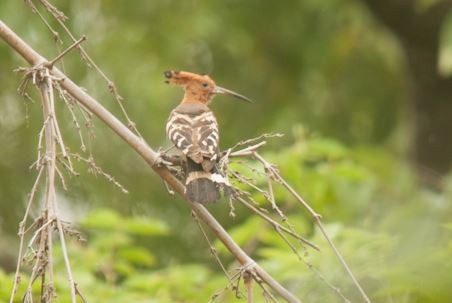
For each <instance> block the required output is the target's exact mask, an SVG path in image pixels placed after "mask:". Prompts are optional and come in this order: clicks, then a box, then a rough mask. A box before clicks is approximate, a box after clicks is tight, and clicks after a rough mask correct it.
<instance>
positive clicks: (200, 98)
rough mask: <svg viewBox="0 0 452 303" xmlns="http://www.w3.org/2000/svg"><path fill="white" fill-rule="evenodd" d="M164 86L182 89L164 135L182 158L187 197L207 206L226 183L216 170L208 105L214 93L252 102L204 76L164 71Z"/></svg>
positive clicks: (214, 134) (215, 143)
mask: <svg viewBox="0 0 452 303" xmlns="http://www.w3.org/2000/svg"><path fill="white" fill-rule="evenodd" d="M164 75H165V77H166V79H167V80H166V81H165V82H166V83H169V84H174V85H178V86H182V88H183V89H184V91H185V94H184V97H183V99H182V101H181V103H180V104H179V105H178V106H177V107H176V108H175V109H174V110H173V111H172V112H171V114H170V116H169V118H168V122H167V124H166V133H167V135H168V137H169V139H170V140H171V142H172V143H173V144H174V145H175V146H176V148H177V149H178V150H180V151H181V152H182V154H183V155H184V156H185V160H186V161H185V162H186V180H185V188H186V192H185V194H186V197H187V199H188V200H190V201H192V202H199V203H203V204H204V203H209V202H215V201H217V200H218V199H219V198H220V188H219V187H220V185H221V183H223V184H222V185H224V186H227V184H226V180H225V178H224V177H223V176H221V174H219V173H218V172H217V170H216V168H215V165H216V163H217V161H218V160H219V157H220V155H219V152H220V149H219V139H220V137H219V132H218V124H217V120H216V118H215V115H214V114H213V112H212V111H211V110H210V109H209V107H208V106H207V105H208V104H209V103H210V102H211V101H212V99H213V97H214V96H215V95H216V94H227V95H231V96H234V97H236V98H239V99H242V100H245V101H247V102H252V101H251V100H250V99H248V98H247V97H245V96H242V95H240V94H238V93H235V92H233V91H230V90H228V89H225V88H222V87H219V86H217V85H216V84H215V82H214V81H213V80H212V79H211V78H210V77H209V76H207V75H197V74H193V73H189V72H184V71H166V72H165V73H164Z"/></svg>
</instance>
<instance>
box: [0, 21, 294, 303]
mask: <svg viewBox="0 0 452 303" xmlns="http://www.w3.org/2000/svg"><path fill="white" fill-rule="evenodd" d="M0 37H1V38H2V39H3V40H5V41H6V42H7V43H8V44H9V45H10V46H11V47H12V48H14V49H15V50H16V51H17V52H18V53H19V54H20V55H22V56H23V57H24V58H25V59H26V60H27V61H28V62H29V63H30V64H31V65H33V66H34V65H36V64H38V63H41V62H46V61H47V60H45V59H44V58H43V57H41V56H40V55H39V54H37V53H36V52H35V51H34V50H33V49H31V48H30V47H29V46H28V45H27V44H26V43H25V42H24V41H23V40H22V39H20V38H19V37H18V36H17V35H16V34H15V33H14V32H13V31H11V30H10V29H9V28H8V27H7V26H6V25H5V24H4V23H3V22H1V21H0ZM52 74H53V75H54V76H56V77H57V78H60V79H64V80H63V81H60V84H61V86H62V88H63V89H65V90H66V91H67V92H68V93H69V94H70V95H71V96H72V97H73V98H74V99H76V100H77V101H78V102H80V103H82V104H83V105H84V106H85V107H86V108H87V109H89V110H90V111H91V112H92V113H94V114H95V115H96V116H98V117H99V118H100V119H101V120H102V121H103V122H104V123H105V124H106V125H107V126H109V127H110V128H112V129H113V130H114V131H115V132H116V134H118V135H119V136H120V137H121V138H122V139H124V140H125V141H126V142H127V143H128V144H129V145H130V146H131V147H133V148H134V149H135V150H136V151H137V153H138V154H139V155H140V156H141V157H142V158H143V159H144V160H145V161H146V162H147V163H148V164H149V165H150V166H151V167H152V169H153V170H154V171H155V172H156V173H157V174H159V175H160V177H162V178H163V179H164V180H165V181H166V182H167V183H168V184H169V185H170V186H171V187H172V188H173V189H174V190H175V192H177V193H179V194H180V195H181V196H182V197H185V195H184V191H185V189H184V186H183V185H182V184H181V183H180V182H179V180H177V179H176V178H175V177H174V176H173V175H172V174H171V172H170V171H169V170H167V169H166V168H165V167H156V166H152V165H153V164H154V163H155V161H156V159H157V153H156V152H155V151H154V150H153V149H151V148H150V147H149V146H148V145H147V144H146V143H145V142H144V140H143V139H142V138H140V137H138V136H137V135H135V134H134V133H133V132H132V131H130V130H129V129H128V128H127V127H126V126H125V125H123V124H122V123H121V122H120V121H119V120H118V119H117V118H116V117H115V116H113V115H112V114H111V113H110V112H108V111H107V110H106V109H105V108H104V107H103V106H101V105H100V104H99V103H98V102H97V101H96V100H95V99H94V98H92V97H91V96H89V95H88V94H87V93H86V92H85V91H83V90H82V89H81V88H80V87H78V86H77V85H76V84H75V83H74V82H72V81H71V80H70V79H69V78H68V77H67V76H66V75H64V74H63V73H62V72H61V71H60V70H59V69H58V68H56V67H54V68H53V69H52ZM185 201H186V203H187V205H188V206H190V207H191V208H192V209H193V210H194V211H195V212H196V213H197V215H198V217H199V218H200V219H201V220H202V221H204V222H205V223H206V225H207V226H209V228H211V229H212V231H213V233H214V234H215V235H216V236H217V237H218V239H219V240H220V241H222V242H223V244H224V245H225V246H226V248H227V249H228V250H229V251H230V252H231V254H232V255H234V257H235V258H236V259H237V260H238V261H239V262H240V264H242V265H246V264H249V263H254V265H253V269H254V271H255V272H256V275H258V276H259V278H260V279H261V280H262V281H264V282H265V283H266V284H267V285H269V287H271V288H272V289H273V291H274V292H275V293H277V294H279V295H280V296H281V297H282V298H284V299H285V300H286V301H287V302H289V303H298V302H300V300H299V299H298V298H296V297H295V296H294V295H293V294H292V293H291V292H289V291H288V290H287V289H285V288H284V287H283V286H282V285H281V284H280V283H279V282H277V281H276V280H275V279H274V278H273V277H272V276H271V275H269V274H268V273H267V272H266V271H265V270H264V269H262V268H261V267H260V266H259V265H258V264H256V263H255V262H254V261H253V259H251V257H249V256H248V255H247V254H246V253H245V252H244V251H243V250H242V249H241V248H240V247H239V246H238V245H237V244H236V243H235V242H234V240H233V239H232V238H231V236H230V235H229V234H228V233H227V232H226V231H225V230H224V228H223V227H222V226H221V225H220V224H219V223H218V221H217V220H216V219H215V218H214V217H213V216H212V215H211V214H210V212H208V211H207V209H206V208H205V207H204V206H203V205H201V204H199V203H191V202H189V201H187V200H185Z"/></svg>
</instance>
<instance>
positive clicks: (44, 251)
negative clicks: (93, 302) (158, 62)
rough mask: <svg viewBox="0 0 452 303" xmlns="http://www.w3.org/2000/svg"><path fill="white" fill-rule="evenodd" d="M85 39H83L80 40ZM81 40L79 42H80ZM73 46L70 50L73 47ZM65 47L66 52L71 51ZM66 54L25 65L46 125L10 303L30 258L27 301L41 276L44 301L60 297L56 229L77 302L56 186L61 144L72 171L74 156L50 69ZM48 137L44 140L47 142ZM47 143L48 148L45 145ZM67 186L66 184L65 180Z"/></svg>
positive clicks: (73, 302) (73, 300) (22, 225)
mask: <svg viewBox="0 0 452 303" xmlns="http://www.w3.org/2000/svg"><path fill="white" fill-rule="evenodd" d="M80 42H81V41H80ZM80 42H79V43H80ZM73 47H75V45H74V46H71V47H70V48H69V49H68V50H67V51H69V50H70V49H71V48H73ZM67 51H65V52H64V53H67ZM60 58H62V56H58V57H57V58H55V59H54V60H52V61H50V62H45V61H42V62H41V63H40V64H38V65H37V66H35V67H33V68H30V69H24V70H23V71H24V72H25V77H24V80H23V83H24V84H22V85H21V86H22V87H21V90H25V89H26V85H27V83H28V82H29V81H30V80H31V81H32V83H33V84H34V85H35V86H37V87H38V88H39V91H40V95H41V103H42V109H43V121H44V123H43V128H42V130H41V131H40V133H39V137H38V160H37V161H36V162H35V164H33V165H32V167H35V168H36V169H37V170H38V176H37V178H36V181H35V184H34V186H33V188H32V191H31V193H30V196H29V201H28V205H27V208H26V212H25V216H24V218H23V220H22V222H21V223H20V226H19V237H20V248H19V257H18V262H17V267H16V275H15V279H14V282H13V289H12V292H11V297H10V303H13V301H14V297H15V295H16V291H17V285H18V283H19V281H20V268H21V265H22V262H23V261H24V260H25V259H28V260H29V262H31V263H33V266H32V271H31V274H30V280H29V282H28V286H27V290H26V292H25V295H24V297H23V302H25V303H28V302H30V303H31V302H33V299H32V298H33V294H32V286H33V284H34V283H35V282H36V281H37V280H38V278H40V281H41V291H40V300H41V302H53V301H54V299H55V298H56V290H55V286H54V273H53V267H54V261H53V251H52V250H53V236H54V235H53V232H54V231H57V232H58V238H59V241H60V245H61V248H62V254H63V259H64V264H65V267H66V273H67V278H68V280H69V286H70V297H71V303H76V295H77V291H76V289H77V286H76V284H75V282H74V279H73V276H72V270H71V266H70V263H69V256H68V251H67V248H66V240H65V233H66V226H65V224H63V223H62V221H61V219H60V217H59V216H58V211H57V194H56V189H55V183H56V180H55V178H56V176H57V175H58V176H60V177H61V178H62V176H61V173H60V172H59V170H58V167H57V147H59V149H60V150H61V154H62V155H63V158H64V159H65V160H63V161H65V163H66V165H67V166H68V167H69V169H70V171H73V168H72V163H71V160H70V157H68V155H67V152H66V147H65V145H64V142H63V138H62V136H61V132H60V128H59V126H58V121H57V118H56V114H55V98H54V83H55V82H56V81H59V78H58V77H55V76H53V75H52V74H51V72H50V69H51V68H52V66H53V64H54V63H55V62H57V60H59V59H60ZM43 141H44V142H43ZM43 147H44V148H43ZM43 172H44V174H45V186H44V188H45V190H44V204H43V209H42V211H41V214H40V216H39V217H38V219H36V220H35V222H33V223H32V224H31V225H30V226H29V227H28V228H26V222H27V219H28V216H29V213H30V209H31V207H32V203H33V202H34V200H35V199H34V197H35V194H36V191H37V188H38V184H39V183H40V181H41V176H42V174H43ZM63 186H64V187H65V185H64V183H63ZM33 227H35V228H36V229H35V231H34V233H33V235H32V236H31V239H30V241H29V243H28V246H27V248H28V251H29V254H26V256H27V258H25V256H23V255H22V254H23V248H24V241H25V235H26V233H27V231H30V230H31V229H32V228H33Z"/></svg>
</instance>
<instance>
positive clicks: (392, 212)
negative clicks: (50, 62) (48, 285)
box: [0, 0, 452, 303]
mask: <svg viewBox="0 0 452 303" xmlns="http://www.w3.org/2000/svg"><path fill="white" fill-rule="evenodd" d="M36 2H39V1H36ZM53 3H54V4H55V5H56V6H57V7H58V8H59V9H61V10H62V11H63V12H64V13H65V14H66V15H67V16H68V17H69V20H68V21H67V26H68V27H69V28H70V29H71V30H72V32H73V33H75V35H76V36H77V37H79V36H81V35H83V34H85V35H87V38H88V40H87V41H86V42H84V44H83V45H84V47H85V49H86V50H87V51H88V53H89V54H90V55H91V57H92V58H93V59H94V60H95V62H96V63H97V64H98V65H99V66H100V67H101V68H102V69H103V70H104V71H105V73H106V74H107V75H108V76H109V77H110V78H111V79H112V80H113V81H114V82H115V83H116V85H117V87H118V89H119V92H120V94H121V95H122V96H123V97H124V98H125V100H124V104H125V107H126V109H127V111H128V114H129V115H130V117H131V119H132V120H133V121H134V122H135V123H136V125H137V127H138V129H139V130H140V132H141V134H142V135H143V136H144V138H145V139H146V140H147V141H148V142H149V144H150V145H151V146H153V147H155V148H158V147H159V146H169V143H168V141H167V140H166V136H165V123H166V119H167V116H168V114H169V112H170V111H171V109H172V108H173V107H174V106H176V104H177V103H178V100H179V99H180V98H181V96H182V92H181V91H180V90H179V89H177V88H173V87H168V86H167V85H165V84H164V83H163V76H162V73H163V71H164V70H167V69H180V70H188V71H192V72H198V73H208V74H209V75H211V76H212V78H214V79H215V80H216V82H217V83H218V84H219V85H221V86H224V87H226V88H229V89H232V90H235V91H237V92H240V93H242V94H244V95H246V96H248V97H250V98H252V99H253V100H255V104H253V105H247V104H241V103H235V101H230V100H228V99H227V98H225V97H218V98H217V99H216V100H215V101H214V103H213V105H212V108H213V110H214V111H215V112H216V113H217V116H218V120H219V124H220V129H221V134H222V137H221V145H222V147H223V148H227V147H228V146H231V145H233V144H235V143H236V142H237V141H239V140H243V139H246V138H250V137H255V136H258V135H260V134H261V133H264V132H281V133H284V134H285V136H284V137H283V138H280V139H272V140H271V144H269V145H268V146H267V147H266V148H265V152H264V154H265V156H266V157H267V158H268V159H269V160H271V161H272V162H274V163H275V164H277V165H278V166H279V168H280V170H281V172H282V174H283V176H285V177H286V178H287V180H288V181H289V183H291V184H292V185H293V186H294V187H295V188H296V189H297V190H298V191H299V193H300V194H301V195H302V196H303V197H305V198H306V199H307V200H308V201H309V202H310V203H311V205H312V206H313V207H314V208H315V209H316V210H317V211H318V212H320V213H321V214H322V215H323V220H324V222H325V224H326V225H327V229H328V233H329V234H330V235H331V237H332V238H333V239H334V241H335V243H336V244H337V246H338V247H339V249H340V250H341V251H342V252H343V254H344V257H345V259H346V260H348V261H349V263H350V266H351V268H352V269H353V271H354V272H355V273H356V275H357V277H358V279H359V280H360V281H361V282H362V284H363V287H364V288H365V289H366V290H367V292H368V294H369V295H370V297H371V299H372V301H373V302H394V303H399V302H400V303H402V302H427V303H428V302H451V301H452V290H451V287H450V285H452V274H451V272H452V240H451V235H452V207H451V203H450V202H451V197H452V178H451V176H450V175H448V173H449V169H450V167H451V164H452V135H451V134H452V100H451V98H452V81H451V78H450V74H451V72H452V38H451V37H452V17H450V16H449V12H450V8H451V7H452V4H451V2H450V1H441V0H418V1H414V0H398V1H393V0H379V1H378V0H361V1H360V0H323V1H314V0H303V1H256V0H249V1H238V0H225V1H207V0H190V1H174V0H157V1H120V0H104V1H88V0H79V1H63V0H55V1H54V2H53ZM36 5H37V6H38V8H39V9H40V12H41V13H42V14H43V15H44V16H45V18H47V20H48V21H49V23H50V24H51V26H52V27H54V28H55V29H57V30H58V31H59V32H60V35H61V37H62V39H63V40H64V41H65V46H61V48H65V47H66V46H68V45H69V44H70V41H69V39H67V36H66V35H65V34H64V33H63V31H62V30H61V28H59V27H58V25H57V23H56V22H55V21H54V20H53V19H52V18H51V17H50V16H49V15H48V14H47V13H46V12H45V11H44V10H43V8H42V6H41V5H39V4H38V3H36ZM0 19H2V21H3V22H5V23H6V24H7V25H8V26H9V27H11V28H12V29H13V30H14V31H15V32H16V33H17V34H18V35H19V36H21V37H22V38H23V39H24V40H25V41H27V42H28V43H29V44H30V45H31V46H32V47H33V48H34V49H35V50H37V51H38V52H40V53H41V54H42V55H44V56H46V57H47V58H53V57H55V56H56V54H57V47H56V44H55V43H54V41H53V38H52V35H51V33H50V32H49V31H48V30H47V29H46V27H45V26H44V24H43V23H42V22H41V20H40V19H39V17H38V16H37V15H36V14H34V13H32V11H31V10H30V8H29V7H28V6H27V4H26V2H24V1H12V0H6V1H5V0H3V1H1V2H0ZM19 66H25V62H24V61H23V60H22V59H21V58H19V56H18V55H16V54H15V53H14V52H13V51H12V50H11V49H10V48H9V47H8V46H7V45H6V44H5V43H3V42H0V129H1V131H0V143H1V146H2V147H1V149H0V150H1V157H0V184H1V185H0V247H1V248H2V249H1V250H0V302H7V300H8V298H9V292H10V289H11V284H12V280H13V274H12V271H13V270H14V268H15V263H16V256H17V249H18V238H17V236H16V233H17V229H18V223H19V221H20V220H21V218H22V216H23V213H24V209H25V203H26V199H27V194H28V192H29V191H30V189H31V186H32V185H33V182H34V179H35V177H36V171H34V170H31V171H30V170H29V166H30V165H31V164H32V163H33V162H34V161H35V158H36V153H37V152H36V149H37V141H38V133H39V131H40V129H41V125H42V114H41V107H40V105H39V98H38V97H37V94H36V92H35V91H34V90H33V89H31V90H30V95H31V96H32V97H33V98H34V99H35V100H36V102H35V103H32V102H30V101H28V100H25V101H24V100H23V99H22V97H20V96H18V95H17V93H16V88H17V87H18V85H19V83H20V80H21V75H18V74H15V73H13V69H15V68H17V67H19ZM64 68H65V70H66V72H67V74H68V75H69V76H70V77H71V78H72V79H73V80H74V81H75V82H76V83H78V84H79V85H80V86H82V87H84V88H86V89H87V90H88V92H89V93H90V94H91V95H92V96H94V97H96V98H97V99H98V100H100V101H101V102H102V103H103V104H104V106H106V107H107V108H109V109H110V110H111V111H112V112H113V113H115V114H116V115H117V116H118V117H120V118H123V116H122V114H121V111H120V109H119V108H118V106H117V104H116V102H115V101H114V99H113V98H112V96H111V94H109V92H108V88H107V86H106V85H105V82H104V81H103V80H102V79H101V77H100V76H99V75H98V74H97V73H96V72H95V71H94V70H93V69H90V68H88V67H87V66H86V65H85V64H84V63H83V62H82V61H81V60H80V57H79V56H78V55H77V52H72V53H71V54H70V55H69V56H67V57H66V58H65V60H64ZM57 107H58V114H59V117H60V118H59V122H60V124H61V127H62V129H63V133H64V137H65V139H66V143H67V144H68V146H69V147H70V149H71V151H74V152H81V151H80V141H79V140H78V134H77V132H76V131H75V128H74V127H73V125H72V122H71V117H70V115H69V113H68V112H67V110H66V109H65V107H64V106H63V103H62V102H59V103H58V104H57ZM123 120H124V119H123ZM93 121H94V126H95V127H94V132H95V139H94V140H92V142H91V143H90V144H89V149H90V150H91V151H92V153H93V155H94V157H95V160H96V163H97V164H98V165H100V166H101V167H102V168H103V169H104V170H105V171H106V172H107V173H109V174H111V175H113V176H114V177H115V179H116V180H117V181H118V182H120V183H121V184H122V185H123V186H124V187H126V188H127V189H128V191H129V194H123V193H122V192H121V191H120V190H119V189H118V188H116V187H115V186H114V185H113V184H111V183H110V182H108V181H107V180H105V179H104V178H102V177H100V176H97V177H96V176H93V175H92V174H89V172H88V168H87V167H86V165H84V164H83V163H77V164H76V168H77V170H78V171H79V172H80V173H81V175H80V176H79V177H72V178H70V177H68V176H67V183H68V185H69V190H68V191H64V190H63V189H62V188H61V187H60V188H59V190H58V199H59V205H60V206H59V207H60V209H61V212H62V216H63V217H64V218H65V219H67V220H69V221H71V222H74V224H75V226H76V228H78V229H79V230H81V232H82V234H83V236H84V237H85V238H86V239H87V242H85V243H78V242H77V241H75V240H74V241H70V243H69V245H70V247H69V249H70V257H71V261H72V264H73V267H74V275H75V279H76V281H77V282H78V284H79V285H80V288H81V289H82V290H83V291H84V293H85V296H86V297H87V298H88V299H89V301H90V302H107V301H108V302H124V301H125V300H133V301H134V302H207V301H208V299H209V298H210V297H211V296H212V295H213V294H214V293H215V292H216V291H218V290H221V289H223V288H224V287H225V286H226V285H227V279H226V277H225V276H224V274H223V273H222V271H221V269H220V267H219V266H218V264H217V263H216V262H215V260H214V259H213V258H212V257H211V255H210V253H209V247H208V245H207V243H206V241H205V240H204V238H203V237H202V235H201V233H200V231H199V229H198V227H197V226H196V224H195V223H194V221H193V219H192V217H191V215H190V210H189V209H188V208H187V207H186V206H185V205H184V203H181V201H179V198H177V197H172V196H169V195H168V194H167V192H166V190H165V189H164V186H163V183H162V182H161V181H160V179H159V178H158V177H156V176H155V174H153V173H152V172H151V171H150V170H149V168H148V167H147V166H146V165H144V162H143V161H142V160H141V159H140V158H139V157H138V156H137V155H136V154H135V153H134V152H133V151H131V149H130V148H129V147H128V146H127V145H126V144H125V143H123V142H122V141H121V140H120V139H118V138H117V137H116V136H114V135H113V133H112V132H111V131H110V130H109V129H107V128H106V127H104V126H103V125H102V123H99V122H98V121H96V119H94V120H93ZM84 132H85V134H86V133H87V132H86V128H84ZM87 137H88V136H86V138H85V139H86V142H88V139H87ZM276 195H277V198H278V203H280V206H281V208H283V209H284V210H285V212H286V213H287V215H288V216H289V218H290V221H291V222H292V224H294V225H295V226H296V227H297V228H298V230H299V231H300V233H302V234H303V235H305V236H306V237H307V238H308V239H310V240H312V241H314V242H315V243H317V244H318V245H319V246H321V248H322V252H320V253H317V252H311V251H310V250H309V254H308V256H307V257H306V259H307V261H306V262H308V263H309V264H311V265H313V266H314V267H315V268H316V269H317V270H318V271H319V272H321V275H322V277H325V278H326V279H327V280H328V281H330V282H331V283H332V284H333V285H334V286H335V287H338V288H340V289H341V292H342V293H343V294H344V295H345V296H346V297H347V298H348V299H350V300H351V301H352V302H361V301H362V300H361V298H360V296H359V294H358V293H357V291H356V289H355V288H354V287H353V286H352V284H351V283H350V279H349V278H348V277H347V276H346V274H345V273H344V270H343V269H342V268H341V267H340V265H339V263H338V262H337V260H336V258H335V257H334V256H333V255H332V254H331V252H330V249H329V248H328V246H327V244H326V243H325V241H324V240H323V239H322V237H321V235H320V234H319V233H318V231H317V230H316V228H315V226H314V223H313V220H312V218H310V217H309V216H308V215H307V214H306V212H305V211H304V210H303V209H302V208H301V207H300V206H299V205H298V204H297V203H296V201H295V200H294V199H293V198H292V197H291V196H290V195H288V194H287V193H285V192H284V191H283V190H281V189H279V188H278V189H277V191H276ZM39 196H40V197H42V191H40V192H39ZM262 203H263V202H262ZM210 208H211V210H212V212H213V213H214V214H215V215H216V216H217V217H218V218H219V220H220V222H221V223H222V224H224V226H226V227H227V229H228V230H229V231H230V232H231V233H232V235H233V236H234V238H235V239H236V240H237V241H238V242H239V243H240V244H241V245H243V246H244V247H247V249H248V251H249V253H250V254H251V256H252V257H254V258H256V260H258V261H259V262H260V263H261V264H262V266H263V267H264V268H265V269H267V270H268V271H269V272H270V273H271V274H272V275H274V276H275V277H276V278H277V279H278V280H280V281H281V282H282V283H283V284H284V285H285V286H286V287H287V288H289V289H290V290H291V291H293V292H294V293H295V294H297V296H299V297H300V298H302V299H303V300H304V302H342V301H343V300H342V299H341V297H340V296H339V295H338V294H337V293H336V292H335V291H333V290H332V289H331V288H330V287H328V286H327V285H326V283H325V282H323V281H322V279H321V278H320V276H319V275H317V274H315V273H313V271H311V270H310V269H309V268H308V266H306V265H305V264H304V263H303V262H300V261H298V260H297V258H296V256H294V254H293V253H292V252H291V251H290V249H289V248H288V247H287V246H285V245H284V242H283V241H282V240H281V239H280V238H278V237H277V235H275V233H274V232H273V230H272V229H271V228H270V227H268V226H266V225H265V223H263V222H262V221H260V220H258V219H257V218H256V217H255V215H253V214H250V213H249V212H248V211H247V210H245V209H244V208H241V207H239V206H237V210H236V213H237V217H236V218H235V219H233V218H230V217H229V216H228V212H229V210H228V207H227V203H226V201H224V202H222V203H218V204H216V205H213V206H210ZM38 210H39V207H36V209H34V210H33V213H32V215H33V216H37V215H38ZM216 247H217V248H218V250H219V252H220V255H221V257H222V259H223V260H224V263H225V264H226V265H227V266H229V267H230V268H231V269H233V268H236V267H237V265H236V264H234V263H233V260H232V258H231V257H230V256H229V255H228V254H227V253H226V252H225V251H224V249H222V248H221V244H219V243H216ZM55 253H56V255H57V257H56V260H57V262H56V267H57V270H58V274H57V290H58V293H59V297H58V298H57V301H58V302H68V291H67V289H68V285H67V283H66V278H65V274H64V264H63V262H62V259H61V254H60V252H59V248H58V247H56V248H55ZM27 270H29V268H27V267H25V268H24V274H23V278H24V280H26V277H27V275H26V273H27ZM25 285H26V283H22V284H21V286H22V287H24V286H25ZM21 292H22V293H23V289H21ZM256 296H257V298H256V300H257V302H263V298H262V296H261V294H259V292H258V290H256ZM18 297H20V296H18ZM18 300H19V299H18ZM234 300H237V299H235V298H234V293H233V292H232V291H226V292H225V293H224V294H223V295H222V296H221V297H220V298H218V299H217V301H218V302H233V301H234ZM242 301H243V299H242ZM17 302H20V301H17Z"/></svg>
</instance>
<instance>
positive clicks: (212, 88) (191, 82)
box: [164, 70, 252, 104]
mask: <svg viewBox="0 0 452 303" xmlns="http://www.w3.org/2000/svg"><path fill="white" fill-rule="evenodd" d="M164 75H165V78H166V81H165V82H166V83H168V84H173V85H179V86H182V88H183V89H184V90H185V96H184V100H183V101H182V102H201V103H203V104H209V103H210V101H212V99H213V97H214V96H215V95H216V94H224V95H231V96H234V97H236V98H238V99H241V100H244V101H247V102H252V101H251V100H250V99H248V98H247V97H245V96H242V95H240V94H238V93H236V92H233V91H231V90H228V89H226V88H223V87H220V86H218V85H216V84H215V82H214V81H213V80H212V79H211V78H210V77H209V76H207V75H198V74H194V73H190V72H184V71H173V70H170V71H166V72H164Z"/></svg>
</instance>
